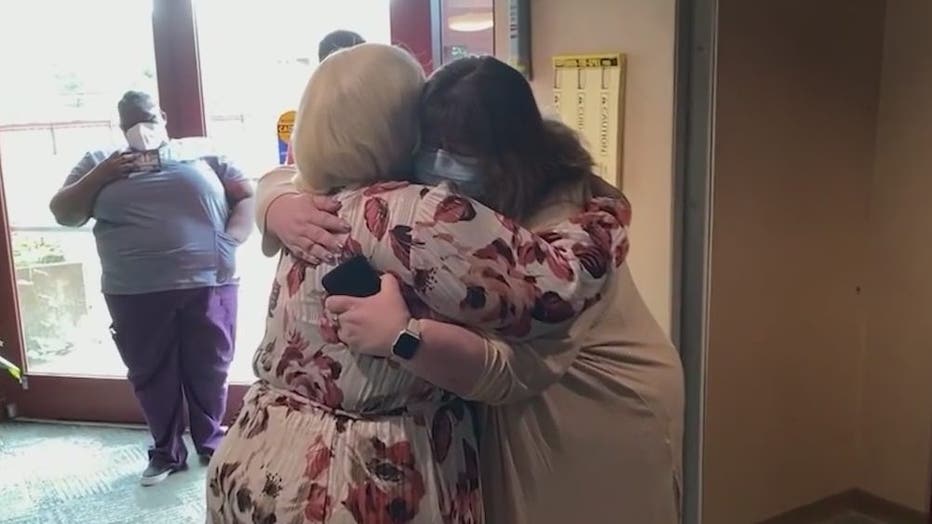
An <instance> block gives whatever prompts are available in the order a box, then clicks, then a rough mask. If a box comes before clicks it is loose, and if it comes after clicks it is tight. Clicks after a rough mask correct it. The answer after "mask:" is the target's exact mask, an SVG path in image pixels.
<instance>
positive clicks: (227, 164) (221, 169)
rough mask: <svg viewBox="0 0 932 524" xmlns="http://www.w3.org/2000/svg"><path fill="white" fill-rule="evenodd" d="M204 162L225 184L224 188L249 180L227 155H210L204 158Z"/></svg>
mask: <svg viewBox="0 0 932 524" xmlns="http://www.w3.org/2000/svg"><path fill="white" fill-rule="evenodd" d="M203 158H204V161H205V162H207V164H208V165H209V166H210V168H211V169H212V170H213V171H214V173H216V174H217V177H218V178H219V179H220V181H221V182H223V185H224V187H226V186H227V185H228V184H231V183H236V182H248V181H249V178H248V177H247V176H246V174H245V173H243V171H242V170H240V169H239V168H238V167H237V166H236V165H235V164H234V163H233V162H231V161H230V159H229V158H228V157H226V156H225V155H216V154H213V155H208V156H205V157H203Z"/></svg>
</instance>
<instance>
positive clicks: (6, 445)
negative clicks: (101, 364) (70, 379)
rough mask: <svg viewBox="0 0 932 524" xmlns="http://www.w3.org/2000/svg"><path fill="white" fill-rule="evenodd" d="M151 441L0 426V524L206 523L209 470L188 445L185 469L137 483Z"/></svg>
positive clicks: (137, 433) (95, 431)
mask: <svg viewBox="0 0 932 524" xmlns="http://www.w3.org/2000/svg"><path fill="white" fill-rule="evenodd" d="M150 441H151V439H150V438H149V434H148V433H147V432H146V431H144V430H141V429H123V428H111V427H97V426H76V425H61V424H40V423H29V422H15V423H10V422H7V423H2V424H0V522H3V523H17V524H20V523H22V524H25V523H29V524H33V523H35V524H50V523H63V524H79V523H80V524H85V523H87V524H104V523H106V524H117V523H119V524H122V523H137V522H139V523H153V524H165V523H171V524H184V523H189V522H204V475H205V473H206V468H205V467H204V466H201V465H199V463H198V459H197V455H196V454H195V453H194V452H193V447H192V446H191V443H190V442H188V449H189V450H190V451H191V453H190V456H189V457H188V463H189V465H190V468H189V469H188V470H187V471H182V472H179V473H176V474H174V475H172V476H170V477H169V478H168V479H167V480H165V481H164V482H162V483H161V484H159V485H156V486H152V487H148V488H144V487H142V486H140V485H139V474H140V473H141V472H142V470H143V469H144V468H145V465H146V461H147V458H146V449H147V448H148V445H149V443H150Z"/></svg>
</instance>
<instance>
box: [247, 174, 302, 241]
mask: <svg viewBox="0 0 932 524" xmlns="http://www.w3.org/2000/svg"><path fill="white" fill-rule="evenodd" d="M296 173H297V169H296V168H295V167H294V166H279V167H277V168H275V169H273V170H271V171H269V172H268V173H266V174H265V175H263V176H262V178H260V179H259V184H258V185H257V187H256V226H257V227H258V228H259V233H260V234H261V235H262V253H263V254H264V255H265V256H267V257H271V256H275V255H276V254H277V253H278V252H279V250H281V248H282V243H281V241H280V240H279V239H278V237H276V236H275V235H274V234H272V233H271V232H268V231H266V228H265V222H266V217H267V214H268V211H269V207H270V206H271V205H272V202H274V201H275V199H277V198H278V197H280V196H283V195H291V194H297V193H298V190H297V189H295V186H294V182H292V179H293V178H294V176H295V174H296Z"/></svg>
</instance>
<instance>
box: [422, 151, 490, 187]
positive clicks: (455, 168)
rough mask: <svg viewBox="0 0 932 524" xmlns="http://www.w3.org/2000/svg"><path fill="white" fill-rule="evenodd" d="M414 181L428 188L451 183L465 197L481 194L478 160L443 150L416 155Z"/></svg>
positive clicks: (480, 172) (480, 174) (480, 173)
mask: <svg viewBox="0 0 932 524" xmlns="http://www.w3.org/2000/svg"><path fill="white" fill-rule="evenodd" d="M414 180H415V181H416V182H418V183H419V184H424V185H428V186H436V185H438V184H440V183H442V182H452V183H453V184H454V185H455V186H456V188H457V189H459V190H460V191H461V192H462V193H463V194H465V195H466V196H472V197H475V196H478V195H480V194H481V193H482V171H481V170H480V167H479V160H478V159H476V158H471V157H467V156H460V155H454V154H453V153H449V152H447V151H444V150H443V149H438V150H436V151H425V152H422V153H419V154H418V155H417V158H416V159H415V160H414Z"/></svg>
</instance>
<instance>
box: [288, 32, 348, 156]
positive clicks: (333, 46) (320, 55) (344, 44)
mask: <svg viewBox="0 0 932 524" xmlns="http://www.w3.org/2000/svg"><path fill="white" fill-rule="evenodd" d="M365 43H366V40H365V39H364V38H363V37H362V36H360V35H359V33H355V32H353V31H347V30H346V29H337V30H336V31H331V32H329V33H327V35H326V36H324V37H323V38H322V39H321V40H320V43H319V44H317V59H318V60H319V61H320V62H323V61H324V59H326V58H327V57H328V56H330V55H331V54H333V53H335V52H336V51H339V50H340V49H346V48H348V47H353V46H356V45H359V44H365ZM285 165H289V166H290V165H294V151H293V150H292V146H291V144H288V153H287V154H286V155H285Z"/></svg>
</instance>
